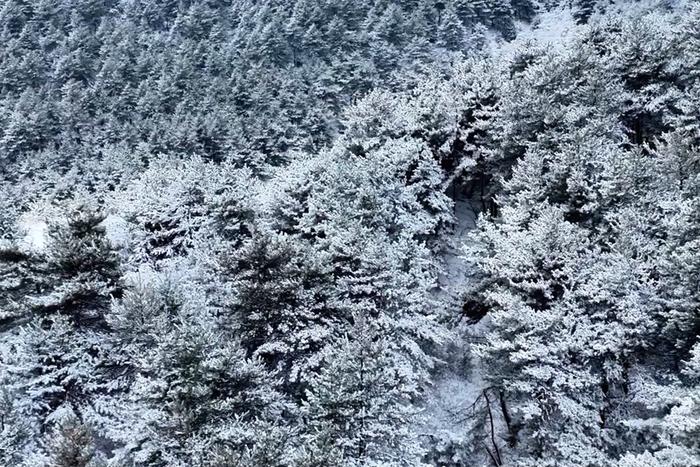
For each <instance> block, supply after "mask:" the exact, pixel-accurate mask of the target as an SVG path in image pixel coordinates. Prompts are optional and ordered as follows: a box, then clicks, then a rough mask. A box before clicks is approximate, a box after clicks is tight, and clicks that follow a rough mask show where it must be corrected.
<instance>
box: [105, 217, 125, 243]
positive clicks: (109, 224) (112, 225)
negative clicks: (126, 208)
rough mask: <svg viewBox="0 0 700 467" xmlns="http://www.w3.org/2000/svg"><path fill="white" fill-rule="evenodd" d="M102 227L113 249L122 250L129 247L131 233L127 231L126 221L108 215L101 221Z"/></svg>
mask: <svg viewBox="0 0 700 467" xmlns="http://www.w3.org/2000/svg"><path fill="white" fill-rule="evenodd" d="M102 226H103V227H104V228H105V235H106V237H107V240H109V242H110V243H111V244H112V246H114V247H115V248H124V247H127V246H128V245H129V242H130V240H131V231H130V230H129V223H128V222H127V221H126V219H124V218H123V217H120V216H117V215H115V214H110V215H108V216H107V217H106V218H105V220H103V221H102Z"/></svg>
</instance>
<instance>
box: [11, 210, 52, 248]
mask: <svg viewBox="0 0 700 467" xmlns="http://www.w3.org/2000/svg"><path fill="white" fill-rule="evenodd" d="M18 227H19V231H20V233H21V234H22V235H23V238H22V241H21V242H20V246H21V247H22V248H24V249H26V250H28V251H31V252H35V253H40V252H42V251H44V249H46V243H47V239H48V230H49V226H48V224H47V223H46V221H45V220H43V219H42V218H41V217H39V216H38V215H36V214H32V213H30V214H27V215H25V216H22V218H20V221H19V226H18Z"/></svg>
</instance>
